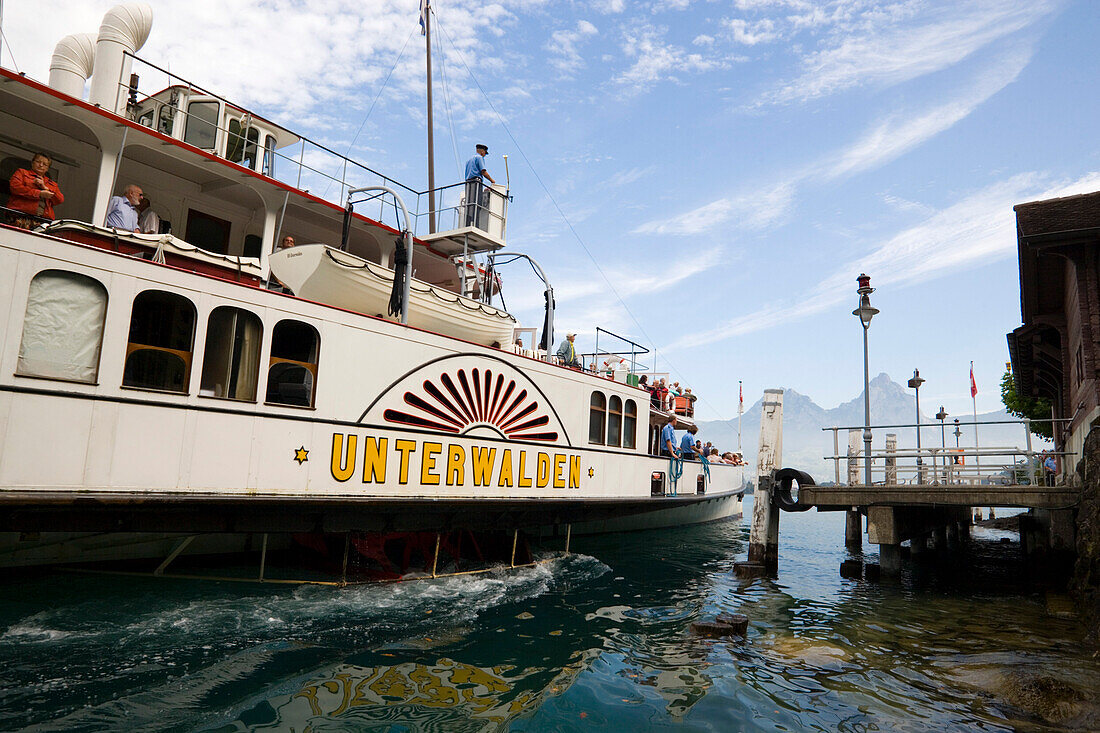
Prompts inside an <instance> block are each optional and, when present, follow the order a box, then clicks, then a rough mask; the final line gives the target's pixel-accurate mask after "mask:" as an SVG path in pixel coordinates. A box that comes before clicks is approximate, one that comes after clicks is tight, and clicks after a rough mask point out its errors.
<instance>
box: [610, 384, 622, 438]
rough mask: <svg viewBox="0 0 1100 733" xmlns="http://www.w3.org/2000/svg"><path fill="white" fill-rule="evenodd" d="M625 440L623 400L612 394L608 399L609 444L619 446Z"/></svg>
mask: <svg viewBox="0 0 1100 733" xmlns="http://www.w3.org/2000/svg"><path fill="white" fill-rule="evenodd" d="M622 442H623V401H622V399H621V398H619V397H618V396H616V395H611V399H610V400H608V401H607V444H608V445H613V446H616V447H618V446H619V445H621V444H622Z"/></svg>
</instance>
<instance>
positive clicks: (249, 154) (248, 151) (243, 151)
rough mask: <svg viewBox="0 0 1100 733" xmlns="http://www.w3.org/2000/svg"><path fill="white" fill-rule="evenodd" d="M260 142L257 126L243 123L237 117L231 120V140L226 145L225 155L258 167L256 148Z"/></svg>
mask: <svg viewBox="0 0 1100 733" xmlns="http://www.w3.org/2000/svg"><path fill="white" fill-rule="evenodd" d="M259 144H260V131H259V130H257V129H256V128H255V127H251V126H249V127H247V129H246V128H245V126H244V125H243V124H241V121H240V120H239V119H237V118H236V117H233V118H231V119H230V120H229V141H228V142H227V143H226V146H225V157H226V159H227V160H231V161H233V162H234V163H240V164H241V165H243V166H246V167H248V168H255V167H256V148H257V147H258V146H259Z"/></svg>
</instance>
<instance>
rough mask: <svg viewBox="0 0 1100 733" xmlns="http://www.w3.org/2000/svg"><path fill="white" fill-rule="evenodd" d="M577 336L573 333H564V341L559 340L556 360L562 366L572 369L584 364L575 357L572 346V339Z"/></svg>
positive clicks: (574, 350) (581, 366) (579, 367)
mask: <svg viewBox="0 0 1100 733" xmlns="http://www.w3.org/2000/svg"><path fill="white" fill-rule="evenodd" d="M576 337H577V334H575V333H567V334H565V341H562V342H561V346H559V347H558V360H559V361H560V362H561V364H562V366H567V367H571V368H573V369H583V368H584V365H583V364H581V360H580V359H578V358H577V350H576V349H575V348H573V339H575V338H576Z"/></svg>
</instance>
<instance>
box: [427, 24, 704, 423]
mask: <svg viewBox="0 0 1100 733" xmlns="http://www.w3.org/2000/svg"><path fill="white" fill-rule="evenodd" d="M437 20H438V18H437ZM438 28H439V30H440V32H442V33H443V35H444V36H446V37H447V42H448V43H450V44H451V48H453V49H454V50H455V53H456V54H457V55H458V60H459V61H461V62H462V65H463V66H464V67H465V68H466V71H467V73H469V75H470V79H471V80H472V81H473V82H474V85H475V86H476V87H477V89H478V91H479V92H481V96H483V97H484V98H485V102H486V103H487V104H488V105H489V109H491V110H492V111H493V114H494V115H496V117H497V121H498V122H499V123H500V126H501V127H502V128H503V129H504V132H505V133H506V134H507V135H508V139H509V140H511V141H512V144H513V145H515V146H516V150H517V151H519V154H520V156H522V157H523V161H524V162H525V163H527V167H528V168H530V169H531V173H532V174H533V175H534V176H535V180H536V181H538V182H539V185H540V186H541V187H542V190H543V192H544V193H545V194H546V197H547V198H548V199H550V203H551V204H553V206H554V209H556V210H557V212H558V215H559V216H561V218H562V221H564V222H565V225H566V226H567V227H568V228H569V231H570V232H571V233H572V234H573V238H574V239H576V240H577V243H578V244H579V245H580V246H581V249H583V250H584V253H585V254H586V255H588V259H590V260H592V264H593V265H595V266H596V271H597V272H598V273H600V277H602V278H603V281H604V282H605V283H607V287H608V288H609V289H610V290H611V292H612V293H613V294H614V295H615V298H616V300H618V301H619V305H621V306H622V307H623V310H625V311H626V314H627V315H628V316H630V320H631V321H633V322H634V325H635V326H637V327H638V330H639V331H640V332H641V334H642V336H644V337H645V338H646V340H648V341H649V343H651V344H654V345H655V344H656V343H657V342H656V341H654V339H653V338H652V337H651V336H650V335H649V334H648V333H647V332H646V330H645V328H644V327H643V326H642V324H641V323H640V322H639V321H638V319H637V318H636V317H635V316H634V313H633V311H631V310H630V308H629V306H627V304H626V301H624V300H623V297H622V296H621V295H619V291H618V290H616V289H615V286H614V285H613V284H612V283H611V279H610V278H609V277H608V276H607V273H605V272H604V271H603V268H602V267H600V263H599V262H597V261H596V258H595V257H594V256H593V255H592V252H591V250H589V249H588V245H586V244H585V243H584V240H583V239H581V235H580V234H579V233H577V230H576V228H574V226H573V222H571V221H570V220H569V217H567V216H566V215H565V212H564V211H563V210H562V208H561V206H559V205H558V201H557V199H555V198H554V195H553V194H552V193H550V189H549V188H548V187H547V185H546V184H545V183H544V182H543V180H542V177H541V176H540V175H539V173H538V171H537V170H535V166H534V165H533V164H532V163H531V160H530V158H528V157H527V153H526V152H525V151H524V150H523V147H522V146H521V145H520V144H519V141H518V140H516V137H515V135H513V134H512V131H511V129H509V127H508V125H507V124H506V123H505V122H504V117H503V116H501V114H500V112H498V111H497V108H496V107H495V106H494V105H493V100H492V99H490V98H489V94H488V93H487V92H486V91H485V89H483V88H482V86H481V84H480V83H479V82H478V80H477V77H476V76H474V72H473V70H472V69H471V68H470V65H469V64H467V63H466V59H465V57H464V56H463V55H462V52H461V51H459V50H458V47H457V46H455V44H454V41H452V40H451V37H450V34H448V33H447V29H446V28H444V27H443V24H442V23H438ZM661 358H663V359H664V360H665V363H666V364H668V366H669V369H670V370H671V371H673V372H675V373H676V375H677V376H678V377H679V378H680V379H683V380H684V381H685V382H686V381H688V380H687V377H685V376H684V375H683V374H682V373H681V372H680V370H679V369H677V368H676V367H675V366H674V365H673V364H672V362H671V361H669V359H668V357H667V356H662V357H661ZM698 400H699V402H703V403H704V404H706V405H707V407H708V408H710V410H711V411H713V412H714V414H715V416H716V417H719V418H721V416H722V415H721V413H720V412H718V409H717V408H715V407H714V405H712V404H711V403H710V402H708V401H707V400H706V398H704V397H702V396H700V397H699V398H698Z"/></svg>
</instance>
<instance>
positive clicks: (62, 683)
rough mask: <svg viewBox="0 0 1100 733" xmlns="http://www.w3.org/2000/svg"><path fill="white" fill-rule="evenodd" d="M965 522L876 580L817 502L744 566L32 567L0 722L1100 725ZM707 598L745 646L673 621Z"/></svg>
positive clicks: (7, 600)
mask: <svg viewBox="0 0 1100 733" xmlns="http://www.w3.org/2000/svg"><path fill="white" fill-rule="evenodd" d="M746 511H747V512H748V511H751V509H748V510H746ZM976 534H977V536H978V540H979V541H978V542H976V543H975V544H974V545H973V546H972V547H971V548H970V549H969V550H967V553H966V556H965V557H964V558H963V560H962V561H960V562H948V563H938V562H937V561H935V560H934V559H931V558H930V559H929V560H928V561H927V562H926V563H924V564H923V565H911V566H909V567H908V568H907V570H906V573H905V575H904V576H903V577H902V579H901V580H900V582H882V583H867V582H862V581H852V580H844V579H842V578H841V577H840V575H839V572H838V569H839V564H840V561H841V560H842V559H844V557H846V555H845V551H844V549H843V515H842V514H836V515H829V514H817V513H813V512H810V513H806V514H798V515H784V516H783V519H782V523H781V538H780V574H779V576H778V578H776V579H758V580H753V581H740V580H738V579H736V578H735V577H734V576H733V575H732V573H731V572H730V571H731V569H732V564H733V561H734V560H735V559H736V558H738V557H742V556H743V555H744V552H745V541H746V539H747V529H746V527H745V525H744V524H743V523H726V524H717V525H709V526H705V527H696V528H691V529H686V530H682V531H673V532H654V533H639V534H630V535H609V536H605V537H598V538H574V540H573V547H574V550H575V551H577V552H578V554H574V555H570V556H561V557H557V558H556V559H554V560H553V561H552V562H549V563H547V564H544V565H540V566H538V567H536V568H528V569H523V570H520V571H516V572H509V571H501V572H500V573H498V574H495V575H488V576H481V577H471V578H448V579H441V580H437V581H425V582H419V583H407V584H399V585H396V586H385V587H359V588H347V589H340V590H334V589H329V588H323V589H317V588H298V589H287V588H266V587H261V588H245V589H242V588H241V587H240V586H233V587H224V586H219V585H216V584H208V583H207V584H204V583H190V582H185V581H155V580H134V579H127V580H125V581H122V580H116V579H101V578H85V577H75V578H73V577H68V576H60V575H51V574H45V575H43V576H42V577H36V578H30V579H24V580H23V582H22V583H21V584H20V586H19V588H18V589H15V588H14V587H13V588H9V589H7V590H9V591H10V592H8V593H5V594H4V595H3V596H2V598H3V599H4V600H0V665H3V668H4V670H5V675H4V677H3V678H2V679H0V729H5V730H7V729H20V728H26V727H31V726H33V727H34V729H37V730H123V729H125V730H133V729H142V730H200V731H244V730H255V731H260V730H295V731H307V730H308V731H323V730H342V731H343V730H387V731H388V730H402V731H404V730H425V731H427V730H446V731H467V730H469V731H485V730H488V731H492V730H513V731H558V730H578V729H593V730H596V729H610V730H623V731H627V730H663V729H664V730H675V731H696V730H700V731H701V730H723V731H725V730H788V731H791V730H796V731H803V730H813V731H837V730H851V731H856V730H888V729H898V730H976V729H980V730H987V731H989V730H1025V731H1053V730H1069V729H1077V730H1100V712H1098V708H1097V704H1096V701H1097V699H1100V660H1098V659H1094V658H1093V657H1092V656H1091V652H1090V651H1088V650H1086V649H1083V648H1082V646H1081V644H1080V640H1081V637H1082V629H1081V627H1080V626H1079V625H1078V624H1077V623H1076V622H1075V621H1072V620H1061V619H1054V618H1049V617H1047V616H1046V612H1045V611H1046V607H1045V598H1044V587H1043V585H1042V578H1039V577H1032V576H1031V575H1029V573H1028V571H1027V568H1026V567H1025V566H1023V565H1021V564H1019V563H1018V562H1017V554H1016V550H1017V549H1018V548H1017V547H1016V546H1013V545H1008V546H1006V545H1002V544H1000V543H999V542H996V541H994V540H995V539H999V537H998V538H993V539H991V540H990V541H982V533H981V532H978V533H976ZM547 552H548V553H549V554H550V556H553V553H552V552H551V551H549V550H547ZM870 557H871V558H873V555H871V556H870ZM597 558H598V559H597ZM17 591H18V592H17ZM721 612H735V613H744V614H746V615H747V616H748V617H749V619H750V625H749V634H748V637H747V638H746V639H737V638H732V639H702V638H696V637H693V636H692V635H691V634H690V633H689V631H688V629H689V626H690V623H691V622H692V621H694V620H698V619H703V618H707V617H711V616H713V615H715V614H717V613H721Z"/></svg>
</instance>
